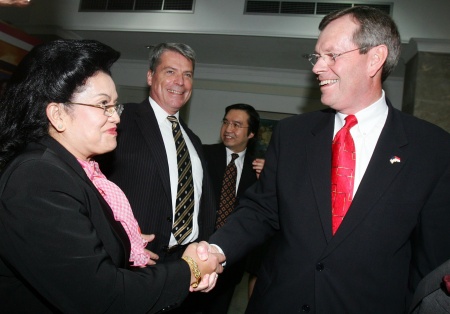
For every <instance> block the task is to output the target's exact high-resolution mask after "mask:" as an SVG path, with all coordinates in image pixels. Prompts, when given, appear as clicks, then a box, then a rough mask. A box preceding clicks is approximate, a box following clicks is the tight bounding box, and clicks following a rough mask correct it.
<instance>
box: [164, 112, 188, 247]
mask: <svg viewBox="0 0 450 314" xmlns="http://www.w3.org/2000/svg"><path fill="white" fill-rule="evenodd" d="M167 119H169V121H170V122H172V134H173V139H174V140H175V147H176V149H177V164H178V189H177V199H176V207H175V219H174V220H175V221H174V223H173V227H172V233H173V235H174V237H175V239H176V240H177V242H178V243H179V244H182V243H183V241H184V240H185V239H186V237H187V236H188V235H189V234H191V233H192V219H193V217H194V181H193V177H192V165H191V158H190V157H189V150H188V148H187V146H186V142H185V141H184V138H183V134H182V133H181V129H180V124H179V123H178V120H177V118H176V117H174V116H168V117H167Z"/></svg>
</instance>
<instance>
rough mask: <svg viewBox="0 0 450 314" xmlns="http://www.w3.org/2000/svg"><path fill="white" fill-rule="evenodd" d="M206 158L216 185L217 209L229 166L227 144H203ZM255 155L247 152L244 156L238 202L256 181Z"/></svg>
mask: <svg viewBox="0 0 450 314" xmlns="http://www.w3.org/2000/svg"><path fill="white" fill-rule="evenodd" d="M203 151H204V153H205V159H206V163H207V167H208V172H209V174H210V176H211V181H212V184H213V187H214V195H215V197H216V202H217V209H218V208H219V202H220V192H221V189H222V180H223V175H224V173H225V168H226V167H227V152H226V148H225V145H223V144H222V143H219V144H213V145H203ZM253 159H254V158H253V157H252V156H251V155H250V154H249V152H246V154H245V158H244V165H243V167H242V174H241V178H240V180H239V187H238V190H237V193H236V204H238V203H239V198H240V197H241V196H242V195H244V192H245V191H246V190H247V189H248V188H249V186H250V185H252V184H253V183H255V182H256V180H257V179H256V172H255V170H253V165H252V162H253Z"/></svg>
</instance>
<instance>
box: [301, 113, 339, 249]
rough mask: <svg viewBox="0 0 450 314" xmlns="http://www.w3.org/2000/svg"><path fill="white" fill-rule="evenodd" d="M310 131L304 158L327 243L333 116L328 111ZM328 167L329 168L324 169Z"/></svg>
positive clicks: (329, 212) (329, 223)
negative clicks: (310, 135)
mask: <svg viewBox="0 0 450 314" xmlns="http://www.w3.org/2000/svg"><path fill="white" fill-rule="evenodd" d="M328 112H329V114H327V115H325V116H324V117H323V118H322V119H321V120H320V121H319V122H318V123H317V124H316V126H315V127H314V128H313V129H312V130H311V132H312V135H313V136H312V137H311V140H310V142H309V143H308V145H306V147H307V151H306V158H307V164H308V168H309V173H310V177H311V182H312V186H313V190H314V195H315V196H316V202H317V207H318V211H319V215H320V220H321V221H322V228H323V232H324V236H325V238H326V239H327V241H329V240H330V239H331V238H332V232H331V183H330V182H331V173H330V172H331V142H332V140H333V128H334V115H335V112H334V111H332V110H329V111H328ZM324 165H329V167H328V166H327V167H324Z"/></svg>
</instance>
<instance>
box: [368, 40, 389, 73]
mask: <svg viewBox="0 0 450 314" xmlns="http://www.w3.org/2000/svg"><path fill="white" fill-rule="evenodd" d="M368 54H369V75H370V77H374V76H375V75H377V73H380V75H381V70H382V69H383V65H384V63H385V62H386V59H387V56H388V48H387V47H386V45H379V46H376V47H373V48H372V49H370V50H369V52H368Z"/></svg>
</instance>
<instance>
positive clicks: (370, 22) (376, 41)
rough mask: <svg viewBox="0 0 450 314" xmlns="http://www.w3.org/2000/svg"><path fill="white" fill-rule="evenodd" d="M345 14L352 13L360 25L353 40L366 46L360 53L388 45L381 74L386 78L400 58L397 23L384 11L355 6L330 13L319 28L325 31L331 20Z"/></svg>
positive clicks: (382, 78) (359, 45)
mask: <svg viewBox="0 0 450 314" xmlns="http://www.w3.org/2000/svg"><path fill="white" fill-rule="evenodd" d="M345 15H351V16H352V17H353V18H354V20H355V22H357V24H359V25H360V27H359V29H358V30H356V31H355V33H354V34H353V42H354V43H355V44H356V45H357V46H358V47H361V48H362V47H365V48H366V49H360V53H362V54H365V53H367V52H368V51H369V49H370V48H372V47H376V46H378V45H386V46H387V48H388V56H387V58H386V62H385V63H384V65H383V70H382V75H381V80H382V81H384V80H386V78H387V77H388V76H389V74H391V72H392V70H393V69H394V68H395V66H396V65H397V62H398V60H399V58H400V50H401V40H400V34H399V32H398V29H397V25H396V24H395V22H394V21H393V20H392V18H391V17H390V16H389V15H388V14H386V13H384V12H383V11H380V10H378V9H375V8H371V7H366V6H355V7H351V8H347V9H343V10H339V11H334V12H331V13H329V14H328V15H326V16H325V17H324V18H323V19H322V21H321V22H320V24H319V30H320V31H323V30H324V29H325V27H326V26H327V25H328V24H329V23H330V22H332V21H334V20H336V19H338V18H340V17H343V16H345Z"/></svg>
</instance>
